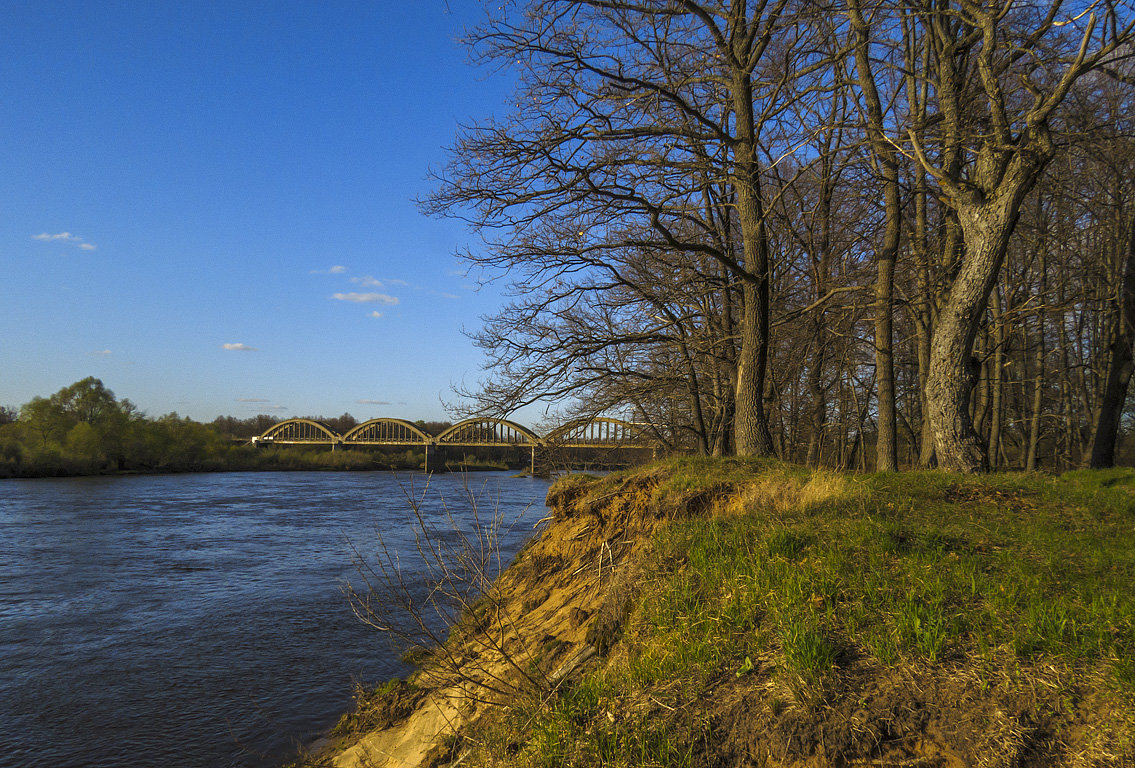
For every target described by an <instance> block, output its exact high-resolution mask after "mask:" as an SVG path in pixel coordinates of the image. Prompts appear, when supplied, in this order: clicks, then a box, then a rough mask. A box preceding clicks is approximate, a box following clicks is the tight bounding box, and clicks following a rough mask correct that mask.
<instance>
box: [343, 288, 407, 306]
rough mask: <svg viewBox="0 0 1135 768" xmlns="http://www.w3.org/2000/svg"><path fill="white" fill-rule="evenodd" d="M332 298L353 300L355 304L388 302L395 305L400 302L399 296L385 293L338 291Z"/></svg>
mask: <svg viewBox="0 0 1135 768" xmlns="http://www.w3.org/2000/svg"><path fill="white" fill-rule="evenodd" d="M331 298H333V299H337V300H338V301H351V302H354V303H355V304H387V305H390V306H393V305H395V304H397V303H398V297H397V296H387V295H386V294H385V293H355V292H354V291H351V292H350V293H336V294H332V296H331Z"/></svg>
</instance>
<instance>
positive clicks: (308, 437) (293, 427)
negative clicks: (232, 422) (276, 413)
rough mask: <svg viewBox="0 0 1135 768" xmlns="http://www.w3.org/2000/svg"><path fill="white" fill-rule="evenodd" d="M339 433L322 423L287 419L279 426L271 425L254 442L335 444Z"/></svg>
mask: <svg viewBox="0 0 1135 768" xmlns="http://www.w3.org/2000/svg"><path fill="white" fill-rule="evenodd" d="M339 439H340V438H339V433H338V432H336V431H335V430H333V429H331V427H329V426H327V425H326V424H324V423H323V422H322V421H315V420H314V419H287V420H285V421H281V422H280V423H279V424H273V425H272V426H271V427H268V429H266V430H264V434H262V435H260V436H259V437H257V438H255V442H260V441H262V440H263V441H267V442H273V443H323V444H327V443H332V444H334V443H337V442H339Z"/></svg>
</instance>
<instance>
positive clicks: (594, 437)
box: [544, 416, 649, 448]
mask: <svg viewBox="0 0 1135 768" xmlns="http://www.w3.org/2000/svg"><path fill="white" fill-rule="evenodd" d="M647 438H648V435H647V431H646V430H645V429H644V428H643V427H642V425H639V424H633V423H631V422H629V421H623V420H622V419H614V418H610V417H607V416H599V417H596V418H582V419H575V420H574V421H569V422H567V423H566V424H562V425H560V426H559V427H556V428H555V429H553V430H552V431H551V432H549V433H548V435H547V437H545V438H544V441H545V442H547V443H548V444H549V445H557V446H561V447H564V448H572V447H590V446H620V445H627V446H631V445H633V446H642V445H645V444H646V443H647V442H649V441H648V439H647Z"/></svg>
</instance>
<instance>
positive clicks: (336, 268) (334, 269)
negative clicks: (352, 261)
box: [311, 264, 347, 275]
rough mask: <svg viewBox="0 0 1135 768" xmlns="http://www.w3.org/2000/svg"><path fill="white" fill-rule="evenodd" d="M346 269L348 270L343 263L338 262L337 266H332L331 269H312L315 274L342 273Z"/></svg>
mask: <svg viewBox="0 0 1135 768" xmlns="http://www.w3.org/2000/svg"><path fill="white" fill-rule="evenodd" d="M346 271H347V268H346V267H344V266H343V265H342V264H336V265H335V266H333V267H331V268H330V269H313V270H311V274H313V275H342V274H344V273H345V272H346Z"/></svg>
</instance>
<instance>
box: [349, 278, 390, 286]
mask: <svg viewBox="0 0 1135 768" xmlns="http://www.w3.org/2000/svg"><path fill="white" fill-rule="evenodd" d="M351 282H352V283H354V284H355V285H361V286H362V287H363V288H381V287H382V281H381V280H378V279H377V278H374V277H371V276H370V275H364V276H363V277H352V278H351Z"/></svg>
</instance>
